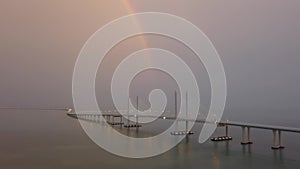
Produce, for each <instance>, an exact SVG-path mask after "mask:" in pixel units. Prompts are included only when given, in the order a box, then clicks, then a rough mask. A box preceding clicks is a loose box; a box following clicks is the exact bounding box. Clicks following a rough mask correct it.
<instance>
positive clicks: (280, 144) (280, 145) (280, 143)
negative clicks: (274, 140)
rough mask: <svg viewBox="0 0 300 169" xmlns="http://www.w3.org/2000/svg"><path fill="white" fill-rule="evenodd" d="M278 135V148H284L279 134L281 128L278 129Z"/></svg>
mask: <svg viewBox="0 0 300 169" xmlns="http://www.w3.org/2000/svg"><path fill="white" fill-rule="evenodd" d="M278 136H279V148H284V146H283V145H282V135H281V130H279V131H278Z"/></svg>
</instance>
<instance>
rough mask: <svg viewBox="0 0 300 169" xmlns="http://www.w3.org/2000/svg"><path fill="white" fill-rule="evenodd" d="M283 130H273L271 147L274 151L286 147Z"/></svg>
mask: <svg viewBox="0 0 300 169" xmlns="http://www.w3.org/2000/svg"><path fill="white" fill-rule="evenodd" d="M277 132H278V143H277ZM281 133H282V132H281V130H273V146H272V147H271V148H272V149H273V150H276V149H282V148H284V146H283V145H282V134H281Z"/></svg>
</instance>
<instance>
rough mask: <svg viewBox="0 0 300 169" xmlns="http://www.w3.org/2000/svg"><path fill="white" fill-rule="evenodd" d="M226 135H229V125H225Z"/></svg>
mask: <svg viewBox="0 0 300 169" xmlns="http://www.w3.org/2000/svg"><path fill="white" fill-rule="evenodd" d="M225 136H226V137H228V136H229V129H228V125H226V126H225Z"/></svg>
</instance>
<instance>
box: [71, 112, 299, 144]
mask: <svg viewBox="0 0 300 169" xmlns="http://www.w3.org/2000/svg"><path fill="white" fill-rule="evenodd" d="M67 115H68V116H71V117H73V118H78V119H84V120H92V119H93V118H95V119H96V118H99V117H100V116H103V117H104V118H106V120H108V121H109V123H110V124H118V125H122V124H123V116H122V115H120V114H115V113H104V114H92V113H90V114H85V113H84V114H81V113H79V114H76V113H67ZM125 116H127V117H135V118H136V124H138V117H146V118H159V119H165V120H177V121H186V123H188V122H189V121H195V122H196V123H212V124H217V125H218V126H219V127H225V131H226V137H228V133H229V132H228V130H229V126H235V127H241V128H242V142H241V144H252V141H251V133H250V131H251V130H250V129H252V128H255V129H263V130H271V131H273V146H272V149H280V148H284V146H283V145H282V132H293V133H300V129H299V128H292V127H282V126H273V125H263V124H252V123H242V122H232V121H219V122H217V121H206V120H205V119H196V120H194V119H190V118H184V117H177V118H176V117H174V116H173V117H172V116H154V115H136V114H128V115H125ZM111 118H112V119H111ZM114 118H120V121H119V122H117V123H115V121H114ZM128 119H129V118H128ZM111 120H112V121H111ZM127 125H129V120H128V121H127ZM136 126H138V125H136ZM277 134H278V142H277Z"/></svg>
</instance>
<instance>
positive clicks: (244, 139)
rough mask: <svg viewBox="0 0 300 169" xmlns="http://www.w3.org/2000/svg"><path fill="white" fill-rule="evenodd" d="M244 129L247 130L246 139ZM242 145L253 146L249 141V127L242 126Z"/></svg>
mask: <svg viewBox="0 0 300 169" xmlns="http://www.w3.org/2000/svg"><path fill="white" fill-rule="evenodd" d="M246 128H247V138H246ZM241 144H242V145H245V144H253V142H252V141H251V134H250V127H245V126H242V142H241Z"/></svg>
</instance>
